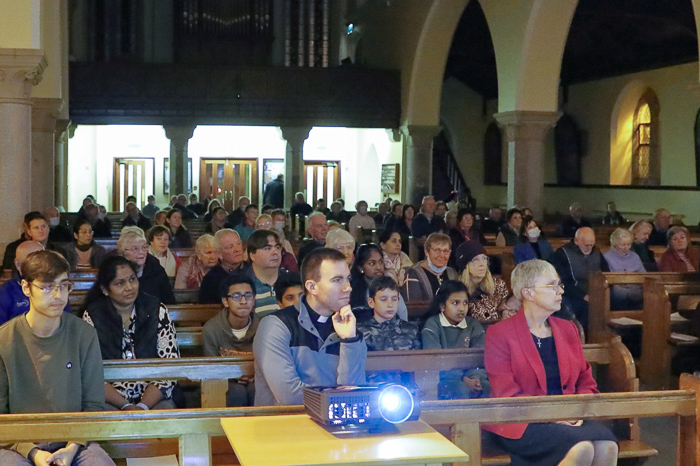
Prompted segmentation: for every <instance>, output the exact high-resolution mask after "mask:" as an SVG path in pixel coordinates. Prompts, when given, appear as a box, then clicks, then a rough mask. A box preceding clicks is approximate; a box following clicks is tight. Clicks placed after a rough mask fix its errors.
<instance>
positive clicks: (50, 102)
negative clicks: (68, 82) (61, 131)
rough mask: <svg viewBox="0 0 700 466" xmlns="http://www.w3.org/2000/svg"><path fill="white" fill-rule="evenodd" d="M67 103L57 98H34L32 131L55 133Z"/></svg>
mask: <svg viewBox="0 0 700 466" xmlns="http://www.w3.org/2000/svg"><path fill="white" fill-rule="evenodd" d="M64 105H65V102H64V101H63V99H57V98H39V97H34V98H32V131H44V132H48V133H53V132H54V131H56V122H57V121H58V118H59V117H60V115H61V111H62V110H63V106H64Z"/></svg>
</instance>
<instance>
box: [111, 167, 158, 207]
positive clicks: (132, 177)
mask: <svg viewBox="0 0 700 466" xmlns="http://www.w3.org/2000/svg"><path fill="white" fill-rule="evenodd" d="M154 187H155V160H154V159H152V158H145V159H114V181H113V185H112V210H113V211H118V212H123V211H124V206H125V204H126V198H127V197H128V196H135V197H136V206H137V207H138V208H139V209H140V208H141V206H143V205H144V204H146V197H147V196H148V195H149V194H153V193H154Z"/></svg>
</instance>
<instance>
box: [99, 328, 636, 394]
mask: <svg viewBox="0 0 700 466" xmlns="http://www.w3.org/2000/svg"><path fill="white" fill-rule="evenodd" d="M177 331H178V343H179V342H180V336H179V332H180V329H177ZM200 336H201V333H200ZM584 355H585V356H586V360H587V361H588V362H589V363H590V364H591V365H592V366H594V367H596V375H597V376H598V380H599V382H600V384H601V389H602V390H604V391H617V392H621V391H637V390H638V383H637V378H636V374H635V367H634V361H633V360H632V356H631V355H630V353H629V351H628V350H627V348H626V347H625V346H624V345H623V344H622V343H621V341H620V338H619V337H616V338H613V339H611V340H610V342H608V343H597V344H587V345H584ZM252 364H253V356H252V355H247V356H233V357H209V358H180V359H131V360H111V361H105V380H108V381H116V380H153V379H174V380H185V379H187V380H191V381H194V382H200V381H203V380H209V381H212V380H214V379H216V378H217V377H218V380H220V381H223V382H225V381H226V380H227V379H229V378H236V377H240V374H241V371H243V372H245V373H249V371H250V370H251V369H252V367H253V366H252ZM476 366H480V367H483V366H484V351H483V349H481V348H457V349H449V350H411V351H370V352H369V353H368V354H367V361H366V366H365V368H366V370H367V371H374V372H378V371H394V372H395V371H399V372H406V373H413V374H414V379H415V381H416V385H417V386H418V389H419V390H420V391H421V392H422V393H423V394H424V396H425V397H426V398H427V399H431V400H434V399H437V385H438V382H439V379H440V372H441V371H447V370H451V369H468V368H470V367H476ZM211 386H212V387H213V386H216V384H214V383H213V382H212V383H211ZM208 390H209V389H208V388H207V387H205V386H202V398H203V401H202V403H203V404H202V406H205V405H204V398H206V399H207V400H208V401H207V406H209V407H223V406H225V405H226V390H225V389H224V390H223V392H221V391H216V392H209V391H208Z"/></svg>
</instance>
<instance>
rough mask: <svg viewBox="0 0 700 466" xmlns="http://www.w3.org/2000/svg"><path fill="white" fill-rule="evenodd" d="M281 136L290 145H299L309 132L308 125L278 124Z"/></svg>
mask: <svg viewBox="0 0 700 466" xmlns="http://www.w3.org/2000/svg"><path fill="white" fill-rule="evenodd" d="M280 130H281V131H282V137H283V138H284V139H285V140H286V141H287V142H288V143H289V144H290V145H291V146H292V147H295V148H296V147H300V146H301V145H302V144H304V141H306V140H307V139H308V137H309V133H310V132H311V127H310V126H298V127H297V126H280Z"/></svg>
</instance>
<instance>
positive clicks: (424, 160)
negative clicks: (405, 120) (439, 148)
mask: <svg viewBox="0 0 700 466" xmlns="http://www.w3.org/2000/svg"><path fill="white" fill-rule="evenodd" d="M440 129H441V128H440V126H421V125H407V126H405V127H403V128H402V130H403V133H404V135H405V136H406V145H405V150H406V159H405V162H404V172H405V174H406V177H405V180H406V184H405V186H404V189H403V193H404V199H405V200H406V202H408V203H411V204H413V205H414V206H416V209H419V206H420V204H421V202H422V200H423V196H425V195H427V194H430V193H431V192H432V184H433V139H434V138H435V136H437V135H438V133H439V132H440Z"/></svg>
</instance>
